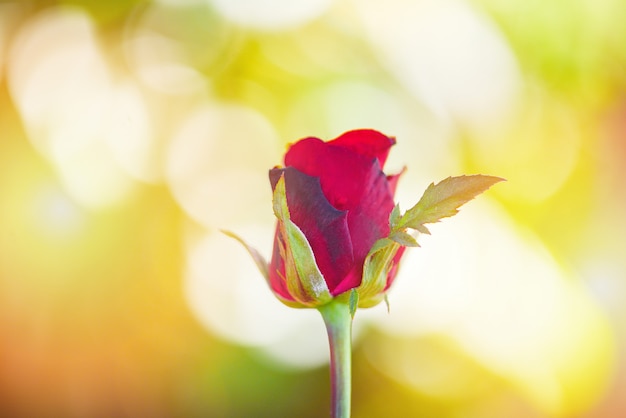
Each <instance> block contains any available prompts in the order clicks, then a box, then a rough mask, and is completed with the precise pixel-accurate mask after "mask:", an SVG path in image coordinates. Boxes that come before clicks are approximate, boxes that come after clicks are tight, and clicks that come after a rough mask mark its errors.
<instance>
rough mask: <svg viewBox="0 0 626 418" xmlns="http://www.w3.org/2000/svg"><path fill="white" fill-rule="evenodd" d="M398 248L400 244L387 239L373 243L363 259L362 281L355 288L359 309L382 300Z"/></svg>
mask: <svg viewBox="0 0 626 418" xmlns="http://www.w3.org/2000/svg"><path fill="white" fill-rule="evenodd" d="M400 247H401V244H399V243H398V242H396V241H393V240H391V239H389V238H382V239H379V240H378V241H376V242H375V243H374V245H373V246H372V249H371V250H370V252H369V253H368V254H367V257H365V262H364V264H363V280H362V282H361V285H360V286H359V287H358V288H357V292H359V302H358V306H359V308H369V307H372V306H375V305H377V304H379V303H380V302H381V301H382V300H383V298H384V295H385V293H384V291H385V287H386V286H387V277H388V276H389V271H390V270H391V267H392V265H393V258H394V257H395V255H396V253H397V252H398V250H399V249H400Z"/></svg>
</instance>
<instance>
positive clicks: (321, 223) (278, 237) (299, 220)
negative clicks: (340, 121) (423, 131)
mask: <svg viewBox="0 0 626 418" xmlns="http://www.w3.org/2000/svg"><path fill="white" fill-rule="evenodd" d="M394 144H395V139H394V138H392V137H388V136H385V135H383V134H381V133H379V132H376V131H373V130H365V129H364V130H355V131H350V132H347V133H344V134H343V135H341V136H339V137H338V138H336V139H334V140H332V141H328V142H323V141H322V140H320V139H318V138H312V137H311V138H305V139H302V140H300V141H298V142H296V143H295V144H293V145H291V146H290V148H289V149H288V151H287V153H286V155H285V159H284V162H285V167H284V168H274V169H272V170H270V173H269V177H270V183H271V185H272V189H273V190H274V211H275V213H276V216H277V217H278V222H277V227H276V234H275V239H274V250H273V255H272V259H271V261H270V264H269V270H268V281H269V284H270V286H271V288H272V290H273V291H274V293H275V294H276V295H277V296H278V297H279V298H280V299H281V300H282V301H283V302H285V303H287V304H288V305H290V306H300V307H315V306H319V305H322V304H324V303H327V302H328V301H329V300H331V299H332V298H334V297H335V296H338V295H340V294H342V293H344V292H347V291H349V290H351V289H356V288H359V286H361V284H362V282H363V278H364V267H365V266H366V265H370V264H371V263H369V264H368V263H366V260H367V261H368V262H371V261H372V260H371V257H370V259H368V255H370V252H371V251H372V247H374V244H375V243H376V242H377V241H379V240H381V239H383V238H385V237H387V236H388V235H389V232H390V226H389V216H390V214H391V212H392V210H393V208H394V201H393V196H394V193H395V188H396V183H397V181H398V177H399V174H396V175H391V176H387V175H385V173H384V172H383V171H382V169H383V166H384V164H385V161H386V159H387V155H388V153H389V149H390V148H391V147H392V146H393V145H394ZM403 249H404V247H401V246H400V245H396V246H395V247H392V248H391V249H390V250H391V251H387V252H386V254H378V255H379V257H378V261H377V262H376V263H374V264H373V266H374V270H376V271H374V272H373V273H372V274H373V276H372V274H368V275H367V276H368V277H370V276H372V277H370V278H371V279H372V280H374V281H375V282H376V285H375V286H374V288H372V286H371V283H369V284H368V286H369V289H368V290H369V291H368V292H365V293H367V294H368V295H369V297H370V298H373V299H372V300H371V301H370V303H367V301H366V300H363V301H362V302H363V303H362V304H363V305H372V304H375V303H378V302H379V301H380V299H381V297H382V294H383V293H384V291H385V290H387V288H388V287H389V286H390V284H391V282H392V281H393V279H394V277H395V274H396V271H397V264H398V261H399V259H400V257H401V256H402V252H403ZM383 255H384V257H382V256H383ZM381 257H382V258H381ZM372 280H370V281H372ZM361 297H363V295H361Z"/></svg>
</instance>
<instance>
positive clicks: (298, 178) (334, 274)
mask: <svg viewBox="0 0 626 418" xmlns="http://www.w3.org/2000/svg"><path fill="white" fill-rule="evenodd" d="M282 174H284V175H285V190H286V193H287V204H288V206H289V215H290V218H291V220H292V221H293V223H295V224H296V225H297V226H298V227H299V228H300V229H301V230H302V232H303V233H304V235H305V237H306V238H307V241H308V242H309V244H310V245H311V248H312V249H313V253H314V255H315V260H316V263H317V266H318V268H319V269H320V272H321V273H322V274H323V275H324V279H325V281H326V284H327V286H328V289H329V290H330V291H331V293H332V292H333V290H334V289H335V287H337V285H338V284H339V283H340V282H341V281H342V279H344V278H345V276H346V275H347V274H348V272H349V271H350V270H351V269H352V267H353V265H354V256H353V247H352V240H351V238H350V232H349V230H348V220H347V217H348V213H347V212H346V211H341V210H337V209H335V208H334V207H333V206H332V205H331V204H330V203H329V201H328V199H326V196H325V195H324V193H323V192H322V187H321V185H320V179H319V178H316V177H312V176H309V175H307V174H304V173H302V172H300V171H298V170H297V169H295V168H293V167H287V168H283V169H279V168H275V169H272V170H270V182H271V184H272V189H273V188H274V187H275V186H276V183H277V182H278V179H279V178H280V176H281V175H282ZM278 250H279V248H277V247H276V245H275V246H274V255H273V257H272V262H271V265H270V283H271V284H272V287H274V284H273V283H274V282H275V281H282V280H283V279H282V278H281V277H280V274H282V275H283V277H284V265H282V263H281V261H280V260H278V259H276V258H277V254H276V252H277V251H278ZM278 258H280V257H278ZM278 272H280V273H278ZM278 289H281V290H285V287H284V285H283V286H282V287H281V286H278V287H277V288H276V290H277V291H278ZM281 294H282V293H281Z"/></svg>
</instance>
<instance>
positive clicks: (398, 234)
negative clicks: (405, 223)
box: [389, 231, 420, 247]
mask: <svg viewBox="0 0 626 418" xmlns="http://www.w3.org/2000/svg"><path fill="white" fill-rule="evenodd" d="M389 239H390V240H392V241H395V242H397V243H398V244H400V245H404V246H405V247H419V246H420V245H419V244H418V243H417V241H416V240H415V237H414V236H413V235H411V234H409V233H408V232H405V231H394V232H392V233H391V234H390V235H389Z"/></svg>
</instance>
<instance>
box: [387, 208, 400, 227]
mask: <svg viewBox="0 0 626 418" xmlns="http://www.w3.org/2000/svg"><path fill="white" fill-rule="evenodd" d="M399 219H400V204H396V205H395V206H394V207H393V210H392V211H391V214H389V226H390V227H391V229H392V230H393V229H394V227H395V226H396V224H397V223H398V220H399Z"/></svg>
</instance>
